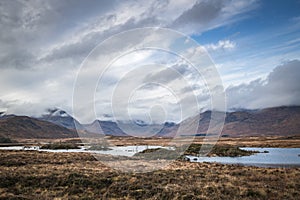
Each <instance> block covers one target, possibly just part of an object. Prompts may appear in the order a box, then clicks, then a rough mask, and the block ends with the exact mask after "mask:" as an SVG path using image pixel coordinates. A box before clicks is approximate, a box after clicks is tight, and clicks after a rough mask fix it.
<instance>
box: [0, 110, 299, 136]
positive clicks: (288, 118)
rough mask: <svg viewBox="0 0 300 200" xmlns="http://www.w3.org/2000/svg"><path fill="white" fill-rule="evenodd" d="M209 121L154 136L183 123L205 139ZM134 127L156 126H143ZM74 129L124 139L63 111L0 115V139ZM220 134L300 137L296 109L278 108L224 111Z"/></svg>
mask: <svg viewBox="0 0 300 200" xmlns="http://www.w3.org/2000/svg"><path fill="white" fill-rule="evenodd" d="M210 118H211V111H205V112H203V113H200V116H197V117H191V118H188V119H186V120H184V121H182V122H181V123H179V124H176V123H173V122H166V123H164V124H163V126H162V127H163V128H162V129H161V130H160V131H159V132H158V134H156V135H155V136H157V137H173V136H174V135H175V134H176V133H177V130H178V128H179V127H180V125H182V124H185V126H184V127H186V130H183V131H182V132H184V133H185V134H187V135H190V134H196V135H197V136H205V134H206V133H207V129H208V126H209V123H210ZM198 119H199V120H198ZM123 123H125V122H123ZM195 123H198V124H199V127H198V131H197V133H192V131H191V130H189V127H192V126H191V125H192V124H195ZM75 125H76V126H75ZM123 125H124V124H123ZM137 125H139V126H141V127H145V126H152V127H154V128H156V127H158V126H157V125H147V124H145V123H138V124H137ZM76 127H77V128H79V131H80V132H82V133H84V134H85V137H89V133H92V135H93V134H94V133H96V134H99V133H100V134H103V135H109V136H128V135H127V134H126V133H124V132H123V131H122V130H121V129H120V127H119V126H118V124H117V123H116V122H113V121H100V120H95V121H94V122H93V123H91V124H80V123H79V122H78V121H77V120H76V119H74V118H73V117H72V116H70V115H69V114H67V113H66V112H65V111H62V110H58V109H53V110H49V112H48V113H47V114H44V115H43V116H42V117H41V118H39V119H36V118H31V117H27V116H15V115H4V114H1V116H0V136H2V137H8V138H11V139H15V138H68V137H77V132H76V130H75V129H76ZM159 127H161V126H159ZM222 135H223V136H224V135H226V136H229V137H240V136H291V135H300V106H281V107H274V108H266V109H261V110H241V109H240V110H238V111H233V112H227V113H226V118H225V124H224V127H223V131H222Z"/></svg>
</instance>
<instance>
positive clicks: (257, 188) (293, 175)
mask: <svg viewBox="0 0 300 200" xmlns="http://www.w3.org/2000/svg"><path fill="white" fill-rule="evenodd" d="M0 179H1V181H0V199H54V198H58V199H60V198H61V199H297V198H298V197H299V196H300V191H299V188H300V169H299V168H290V169H282V168H273V169H272V168H257V167H243V166H237V165H221V164H208V163H189V162H183V161H175V162H173V163H172V164H171V165H169V166H168V167H166V168H165V169H163V170H156V171H153V172H147V173H133V172H132V173H124V172H119V171H116V170H112V169H110V168H108V167H106V166H105V165H104V164H102V163H101V162H99V161H97V160H96V159H95V158H94V157H93V156H92V155H90V154H87V153H49V152H36V151H0Z"/></svg>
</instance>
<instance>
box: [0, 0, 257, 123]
mask: <svg viewBox="0 0 300 200" xmlns="http://www.w3.org/2000/svg"><path fill="white" fill-rule="evenodd" d="M255 4H256V2H255V1H239V2H236V1H217V0H214V1H207V0H200V1H197V0H191V1H185V0H178V1H177V0H176V1H168V0H162V1H157V0H150V1H134V0H132V1H118V0H112V1H92V0H88V1H80V0H72V1H69V0H67V1H59V0H51V1H43V2H41V1H36V0H27V1H23V0H16V1H1V2H0V33H1V34H0V73H1V78H0V94H1V95H0V100H1V105H2V107H5V108H6V109H8V111H9V112H11V113H16V114H28V115H37V114H38V113H39V112H42V110H43V109H46V108H48V107H54V106H57V107H61V108H62V109H65V110H67V111H68V112H70V110H71V109H70V108H71V105H72V92H73V83H74V82H75V79H76V73H77V70H78V69H79V67H80V64H81V62H82V61H83V60H84V58H85V57H86V56H87V55H88V53H89V52H90V51H91V50H92V49H93V48H94V47H95V46H96V45H98V44H99V43H100V42H103V41H104V40H105V39H107V38H109V37H110V36H112V35H114V34H118V33H120V32H122V31H127V30H129V29H132V28H142V27H148V26H155V27H156V26H159V27H170V28H174V29H175V30H178V31H183V33H186V34H190V33H197V34H201V33H202V32H203V31H205V30H208V29H212V28H213V27H220V26H224V25H226V24H229V23H232V22H233V21H234V20H235V19H236V18H239V17H237V16H238V15H239V14H241V13H245V12H248V11H249V10H251V9H253V7H254V5H255ZM145 34H146V33H145ZM151 37H152V36H149V38H147V39H148V40H149V41H148V42H149V43H151V41H153V40H155V38H151ZM153 37H155V35H154V36H153ZM139 39H140V37H139V35H134V34H133V35H130V36H128V37H127V38H126V41H115V44H114V45H111V46H112V47H111V48H110V49H109V48H107V49H104V50H103V52H104V53H105V55H102V56H106V54H107V55H108V56H113V53H114V52H118V51H119V50H120V47H121V45H120V44H123V43H124V42H126V44H127V45H128V46H126V47H124V48H127V47H128V48H129V47H130V44H131V43H132V41H137V40H139ZM168 39H169V40H171V39H174V38H171V39H170V38H168V37H166V38H165V39H164V41H163V42H162V43H164V44H163V45H164V46H166V47H168V46H169V45H170V44H169V43H170V41H169V40H168ZM142 42H143V41H141V43H142ZM144 42H145V41H144ZM146 42H147V41H146ZM217 45H218V44H217ZM230 45H232V43H226V42H225V43H224V44H222V45H219V46H222V48H225V49H226V48H227V49H228V48H230ZM220 48H221V47H220ZM136 56H137V57H136V58H134V59H132V58H130V57H129V58H126V59H127V60H126V59H124V60H121V61H122V63H121V64H124V63H126V67H127V68H125V69H124V68H121V69H116V70H115V71H110V74H108V75H107V76H105V77H104V80H103V81H104V82H105V84H104V87H105V89H106V90H109V89H111V85H112V84H114V83H115V82H117V81H118V80H120V78H122V76H123V75H124V73H126V72H127V71H128V70H129V69H131V68H132V67H134V66H135V65H134V64H136V63H134V62H137V63H141V62H143V63H144V62H146V63H148V62H150V61H151V59H153V55H152V54H151V55H148V54H144V55H141V54H137V55H136ZM139 56H140V57H139ZM157 56H162V54H159V55H157ZM166 59H167V57H166ZM161 60H163V59H162V58H161ZM130 61H131V62H130ZM117 64H118V63H117ZM117 64H116V65H117ZM173 68H174V69H176V70H177V71H178V72H179V74H180V75H183V76H185V78H186V79H187V80H189V81H190V82H189V83H188V85H192V86H193V85H195V83H197V82H199V79H198V78H197V76H195V75H194V74H193V71H191V70H187V68H188V67H187V66H186V65H182V64H177V65H174V66H173ZM95 71H97V66H96V67H95ZM95 71H93V72H95ZM159 71H161V70H157V72H159ZM169 72H170V70H169V71H161V73H159V74H156V75H155V73H153V75H155V77H152V78H150V79H152V80H153V79H157V80H161V81H162V82H164V83H166V84H168V83H169V82H170V83H171V82H172V85H173V86H174V88H177V90H176V91H178V95H179V96H181V93H183V95H182V99H187V100H186V102H188V100H190V99H189V97H188V95H189V89H188V88H186V89H185V90H183V88H184V87H186V85H187V84H184V85H183V84H181V83H180V81H176V80H175V81H173V79H176V76H175V75H176V74H174V73H171V75H172V76H170V73H169ZM94 74H95V73H91V74H86V76H85V78H86V80H87V81H92V80H94V79H92V78H93V77H94ZM132 79H133V80H134V81H136V83H137V82H138V81H139V79H138V78H136V77H132ZM195 88H196V89H197V87H195ZM125 89H126V88H125ZM152 89H153V90H151V92H152V94H153V95H154V94H157V97H158V96H159V95H158V94H159V92H160V90H157V88H155V87H154V88H152ZM181 90H182V91H181ZM197 90H198V93H197V94H198V95H199V97H197V98H199V99H201V98H200V95H201V93H202V92H201V89H197ZM125 91H126V90H125ZM191 91H192V90H191ZM107 94H108V93H107V92H106V91H105V92H104V93H103V94H102V93H101V95H100V96H103V98H104V100H105V101H102V102H105V103H106V104H105V106H106V105H107V107H109V106H110V104H109V100H110V99H105V98H106V97H109V95H107ZM161 98H162V99H161V101H162V100H163V98H166V97H165V96H163V97H161ZM158 99H159V98H158ZM205 99H206V96H205ZM106 100H107V101H106ZM151 100H152V99H151V98H150V99H149V101H144V102H143V103H142V104H143V106H144V107H145V108H146V107H147V105H149V103H151ZM201 100H202V99H201ZM101 106H102V105H101ZM105 106H103V107H104V108H101V111H102V113H101V114H102V115H104V116H106V115H107V114H108V115H110V114H111V113H107V110H108V109H107V108H106V107H105ZM168 109H169V108H168ZM190 109H191V110H192V109H193V108H192V107H191V108H190ZM171 113H172V112H171ZM174 113H175V112H174V111H173V113H172V118H173V119H176V114H174Z"/></svg>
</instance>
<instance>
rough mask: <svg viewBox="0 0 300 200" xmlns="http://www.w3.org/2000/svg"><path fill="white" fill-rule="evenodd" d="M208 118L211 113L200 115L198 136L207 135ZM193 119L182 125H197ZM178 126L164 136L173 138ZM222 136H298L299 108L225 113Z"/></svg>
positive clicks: (299, 128)
mask: <svg viewBox="0 0 300 200" xmlns="http://www.w3.org/2000/svg"><path fill="white" fill-rule="evenodd" d="M210 118H211V111H206V112H203V113H201V114H200V120H199V122H198V123H199V127H198V131H197V134H198V135H205V134H206V133H207V130H208V126H209V123H210ZM195 119H196V117H192V118H189V119H186V120H185V121H184V123H197V122H195ZM182 123H183V122H182ZM179 125H180V124H179ZM179 125H174V126H173V127H171V128H170V127H169V132H166V133H165V134H164V136H170V137H171V136H173V135H174V134H175V133H176V130H177V128H178V126H179ZM163 131H164V130H162V131H161V132H163ZM186 133H187V134H189V131H188V130H187V131H186ZM222 135H227V136H231V137H235V136H289V135H300V106H281V107H274V108H265V109H261V110H239V111H235V112H227V113H226V118H225V123H224V127H223V130H222Z"/></svg>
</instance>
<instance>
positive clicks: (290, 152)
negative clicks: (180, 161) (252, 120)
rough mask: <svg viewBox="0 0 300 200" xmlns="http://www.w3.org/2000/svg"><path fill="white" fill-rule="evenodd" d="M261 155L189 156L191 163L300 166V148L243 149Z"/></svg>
mask: <svg viewBox="0 0 300 200" xmlns="http://www.w3.org/2000/svg"><path fill="white" fill-rule="evenodd" d="M241 149H244V150H248V151H259V152H260V153H257V154H254V155H251V156H242V157H195V156H187V158H189V159H190V160H191V162H217V163H223V164H241V165H250V166H259V167H272V166H282V167H287V166H300V156H298V155H299V154H300V148H256V147H244V148H241Z"/></svg>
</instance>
